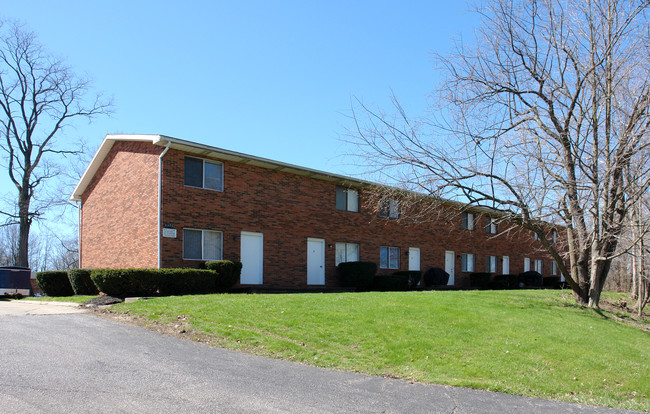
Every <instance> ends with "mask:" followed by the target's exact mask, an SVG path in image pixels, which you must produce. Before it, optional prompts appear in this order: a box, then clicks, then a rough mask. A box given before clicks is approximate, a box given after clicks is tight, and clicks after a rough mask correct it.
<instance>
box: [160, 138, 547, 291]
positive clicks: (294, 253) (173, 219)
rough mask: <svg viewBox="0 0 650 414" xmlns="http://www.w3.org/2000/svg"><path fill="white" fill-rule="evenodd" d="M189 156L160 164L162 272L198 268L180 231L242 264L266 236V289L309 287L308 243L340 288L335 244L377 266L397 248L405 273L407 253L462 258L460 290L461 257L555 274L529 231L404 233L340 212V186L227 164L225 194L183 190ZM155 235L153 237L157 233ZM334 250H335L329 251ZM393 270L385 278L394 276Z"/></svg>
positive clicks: (431, 259)
mask: <svg viewBox="0 0 650 414" xmlns="http://www.w3.org/2000/svg"><path fill="white" fill-rule="evenodd" d="M183 160H184V154H183V153H182V152H179V151H176V150H170V151H169V152H168V153H167V154H166V155H165V156H164V159H163V171H164V172H163V211H162V212H163V220H162V221H163V222H165V223H170V224H173V226H174V228H175V229H176V230H177V237H176V238H175V239H172V238H163V267H178V266H183V267H194V266H197V265H198V262H196V261H188V260H183V258H182V251H183V243H182V237H183V228H186V227H187V228H195V229H205V230H218V231H221V232H223V252H224V253H223V256H224V259H230V260H239V258H240V257H239V256H240V240H239V236H240V234H241V232H242V231H250V232H257V233H263V234H264V254H263V256H264V285H267V286H282V287H304V286H307V238H309V237H313V238H321V239H325V246H326V250H325V263H326V275H325V282H326V285H328V286H336V285H337V283H338V280H337V277H336V268H335V252H336V249H335V243H336V242H348V243H359V245H360V260H362V261H373V262H375V263H379V251H380V246H395V247H399V248H400V269H401V270H408V256H407V255H406V252H407V251H408V248H409V247H419V248H420V268H421V270H422V271H425V270H427V269H429V268H430V267H441V268H444V264H445V263H444V260H445V251H446V250H451V251H454V252H455V255H456V256H457V259H456V263H455V268H456V276H455V282H456V286H459V287H465V286H468V284H469V273H463V272H461V259H460V255H461V254H462V253H473V254H474V255H475V271H477V272H483V271H485V261H486V258H485V256H486V255H494V256H497V260H498V266H497V273H501V272H502V257H503V256H506V255H507V256H509V257H510V273H519V272H522V271H523V266H524V257H529V258H530V259H531V269H533V261H534V260H535V259H543V260H544V265H543V271H544V275H545V276H548V275H549V274H550V259H549V258H548V256H547V255H546V254H544V253H542V252H541V251H540V247H541V246H540V245H539V242H535V241H534V239H533V235H532V234H530V233H528V232H525V231H520V230H518V231H513V232H509V233H507V234H506V232H504V230H505V226H504V224H500V225H499V232H500V233H501V234H500V235H499V236H498V237H496V238H494V237H493V235H489V234H487V233H486V232H485V229H484V226H485V220H486V219H485V217H480V216H479V217H477V218H476V226H475V227H476V230H474V231H468V230H463V229H462V228H461V217H460V215H458V216H456V217H455V218H453V219H452V220H451V221H448V216H445V217H446V218H445V217H443V218H440V219H438V220H437V221H435V222H432V223H428V224H420V225H405V224H403V223H399V222H397V221H396V220H394V219H386V218H378V217H377V216H376V214H374V213H371V212H369V210H368V209H367V208H365V207H364V206H363V197H364V194H363V190H361V191H360V204H361V212H359V213H355V212H347V211H339V210H337V209H336V205H335V202H336V184H335V183H332V182H327V181H323V180H318V179H314V178H308V177H304V176H298V175H295V174H289V173H284V172H279V171H273V170H269V169H263V168H259V167H254V166H250V165H245V164H239V163H234V162H230V161H224V191H223V192H219V191H211V190H205V189H199V188H191V187H186V186H184V183H183V168H184V167H183ZM152 234H155V232H154V231H152ZM329 245H331V246H332V247H331V248H330V247H329ZM391 272H394V270H380V273H391Z"/></svg>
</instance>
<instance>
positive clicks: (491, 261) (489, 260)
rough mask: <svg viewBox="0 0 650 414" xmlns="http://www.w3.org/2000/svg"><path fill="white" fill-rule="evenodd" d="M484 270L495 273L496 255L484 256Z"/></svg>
mask: <svg viewBox="0 0 650 414" xmlns="http://www.w3.org/2000/svg"><path fill="white" fill-rule="evenodd" d="M485 271H486V272H487V273H496V272H497V257H496V256H485Z"/></svg>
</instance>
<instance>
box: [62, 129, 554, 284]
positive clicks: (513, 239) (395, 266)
mask: <svg viewBox="0 0 650 414" xmlns="http://www.w3.org/2000/svg"><path fill="white" fill-rule="evenodd" d="M368 188H369V183H368V182H364V181H360V180H356V179H353V178H349V177H344V176H339V175H335V174H329V173H326V172H322V171H316V170H312V169H309V168H303V167H299V166H295V165H289V164H285V163H282V162H277V161H273V160H268V159H264V158H260V157H255V156H250V155H246V154H241V153H236V152H232V151H228V150H224V149H221V148H215V147H211V146H207V145H203V144H198V143H194V142H189V141H185V140H180V139H176V138H171V137H166V136H161V135H107V136H106V138H105V139H104V141H103V142H102V144H101V146H100V148H99V150H98V151H97V153H96V154H95V156H94V158H93V160H92V161H91V163H90V165H89V166H88V168H87V169H86V171H85V173H84V175H83V177H82V178H81V180H80V181H79V183H78V184H77V187H76V188H75V190H74V193H73V194H72V196H71V200H74V201H77V202H80V203H81V206H80V207H81V208H80V215H79V227H80V234H79V237H80V239H79V241H80V265H81V266H82V267H84V268H101V267H109V268H121V267H143V268H144V267H149V268H152V267H153V268H155V267H196V266H198V264H199V263H200V262H202V261H205V260H218V259H230V260H241V261H242V263H243V265H244V266H243V269H242V276H241V284H242V285H244V286H247V285H264V286H272V287H294V288H295V287H309V286H328V287H334V286H337V285H338V278H337V273H336V265H337V264H338V263H339V262H341V261H356V260H362V261H372V262H375V263H377V264H378V266H379V273H392V272H395V271H397V270H422V271H426V270H427V269H429V268H431V267H440V268H443V269H445V270H446V271H447V272H448V273H450V275H451V277H450V279H449V284H450V285H453V286H456V287H466V286H468V284H469V274H470V273H472V272H485V271H488V272H492V273H496V274H500V273H504V274H507V273H520V272H523V271H526V270H537V271H539V272H540V273H542V274H543V275H544V276H550V275H558V274H559V272H558V271H557V267H556V266H555V263H554V262H552V260H551V259H550V258H549V256H548V255H547V254H545V253H544V252H543V251H542V249H541V245H540V243H539V242H538V241H536V240H535V237H534V235H533V234H532V233H529V232H526V231H514V232H512V231H505V230H507V229H506V227H508V226H509V225H508V224H507V223H503V222H501V223H499V224H496V223H495V222H494V221H493V219H494V217H493V216H490V214H489V213H490V210H487V209H475V210H468V211H465V212H461V211H460V210H459V211H458V214H456V215H441V218H440V219H434V220H431V221H429V222H422V223H410V224H409V223H406V222H404V221H402V220H398V219H397V218H396V217H397V216H398V215H399V205H398V204H397V203H396V202H395V203H393V202H389V203H387V205H386V206H385V207H386V208H384V209H381V210H380V212H377V211H378V210H377V209H373V208H368V206H367V203H364V191H365V190H366V189H368ZM366 201H367V200H366ZM448 208H449V209H454V208H456V209H457V206H456V207H455V206H454V204H452V203H450V204H449V207H448ZM442 217H447V218H442ZM449 217H452V219H449ZM549 233H550V234H549V237H550V238H551V239H555V238H556V236H557V233H556V232H555V230H552V229H549Z"/></svg>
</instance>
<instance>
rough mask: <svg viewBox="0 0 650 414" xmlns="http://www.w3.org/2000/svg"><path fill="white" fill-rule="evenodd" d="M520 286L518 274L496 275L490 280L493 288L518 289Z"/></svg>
mask: <svg viewBox="0 0 650 414" xmlns="http://www.w3.org/2000/svg"><path fill="white" fill-rule="evenodd" d="M518 287H519V276H518V275H495V276H494V277H493V278H492V281H491V282H490V288H491V289H517V288H518Z"/></svg>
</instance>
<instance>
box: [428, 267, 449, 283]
mask: <svg viewBox="0 0 650 414" xmlns="http://www.w3.org/2000/svg"><path fill="white" fill-rule="evenodd" d="M448 283H449V273H447V272H445V271H444V270H443V269H441V268H439V267H432V268H431V269H429V270H427V271H426V272H425V273H424V286H426V287H431V286H440V285H446V284H448Z"/></svg>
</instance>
